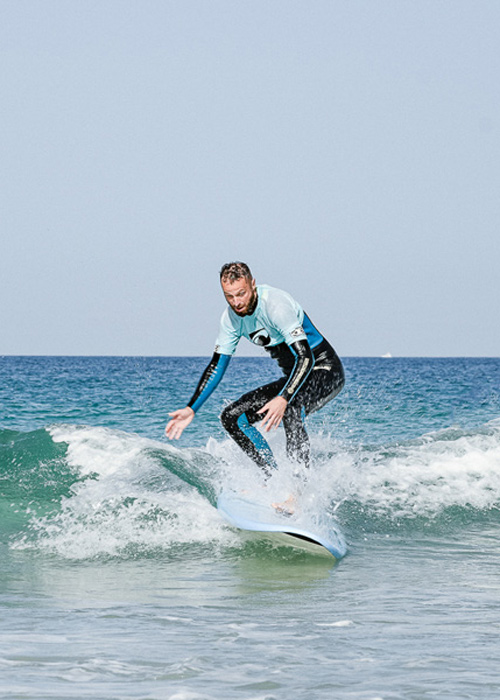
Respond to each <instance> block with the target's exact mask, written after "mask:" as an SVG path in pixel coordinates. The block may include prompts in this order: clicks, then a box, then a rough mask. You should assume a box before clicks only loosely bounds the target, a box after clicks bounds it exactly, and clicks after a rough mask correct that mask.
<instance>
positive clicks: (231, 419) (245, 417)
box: [221, 379, 285, 476]
mask: <svg viewBox="0 0 500 700" xmlns="http://www.w3.org/2000/svg"><path fill="white" fill-rule="evenodd" d="M284 384H285V379H279V380H278V381H276V382H271V384H266V385H265V386H261V387H259V388H258V389H254V390H253V391H249V392H248V393H247V394H244V395H243V396H241V397H240V398H239V399H238V400H237V401H235V402H234V403H232V404H230V405H229V406H226V408H225V409H224V410H223V411H222V413H221V422H222V425H223V426H224V428H225V429H226V430H227V432H228V433H229V435H230V436H231V437H232V438H233V440H234V441H235V442H236V443H237V444H238V445H239V446H240V447H241V449H242V450H243V451H244V452H245V453H246V454H247V455H248V456H249V457H250V458H251V459H252V460H253V461H254V462H255V463H256V464H258V465H259V467H260V468H261V469H263V470H264V472H265V473H266V476H271V473H272V472H271V469H273V468H274V469H275V468H276V467H277V465H276V461H275V459H274V455H273V453H272V450H271V448H270V447H269V445H268V443H267V441H266V440H265V438H264V437H263V435H262V434H261V433H260V432H259V431H258V430H257V428H255V426H254V423H257V422H258V421H260V420H262V415H261V414H260V413H257V411H258V410H259V409H261V408H262V406H264V405H265V404H266V403H267V402H268V401H270V400H271V399H272V398H274V397H275V396H277V395H278V394H279V392H280V391H281V389H282V388H283V386H284Z"/></svg>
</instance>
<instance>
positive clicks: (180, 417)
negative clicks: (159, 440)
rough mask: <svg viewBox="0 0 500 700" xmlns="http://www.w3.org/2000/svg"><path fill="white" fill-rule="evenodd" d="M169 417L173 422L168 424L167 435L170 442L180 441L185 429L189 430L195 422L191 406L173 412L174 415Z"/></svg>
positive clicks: (171, 414)
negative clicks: (190, 425) (189, 426)
mask: <svg viewBox="0 0 500 700" xmlns="http://www.w3.org/2000/svg"><path fill="white" fill-rule="evenodd" d="M168 415H169V416H170V417H171V420H169V422H168V423H167V427H166V428H165V433H166V434H167V437H168V438H169V439H170V440H178V439H179V438H180V436H181V435H182V433H183V431H184V428H187V427H188V425H189V424H190V423H191V421H192V420H193V418H194V411H193V409H192V408H189V406H186V408H179V410H177V411H173V413H169V414H168Z"/></svg>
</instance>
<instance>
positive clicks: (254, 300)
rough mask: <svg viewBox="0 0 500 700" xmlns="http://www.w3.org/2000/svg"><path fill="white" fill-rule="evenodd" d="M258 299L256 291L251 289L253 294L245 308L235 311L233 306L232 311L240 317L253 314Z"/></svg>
mask: <svg viewBox="0 0 500 700" xmlns="http://www.w3.org/2000/svg"><path fill="white" fill-rule="evenodd" d="M258 299H259V298H258V295H257V291H256V290H254V291H253V294H252V298H251V299H250V301H249V302H248V304H247V305H246V306H245V308H244V309H242V310H241V311H236V309H234V308H233V311H234V313H235V314H236V315H237V316H241V317H243V316H251V315H252V314H253V312H254V311H255V307H256V306H257V301H258ZM231 308H232V307H231Z"/></svg>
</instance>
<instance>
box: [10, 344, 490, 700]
mask: <svg viewBox="0 0 500 700" xmlns="http://www.w3.org/2000/svg"><path fill="white" fill-rule="evenodd" d="M206 362H207V358H168V357H165V358H162V357H12V356H8V357H1V358H0V556H1V562H2V566H1V567H0V601H1V608H0V615H1V623H0V697H1V698H9V699H14V698H15V699H23V700H25V699H36V700H39V699H42V698H54V699H55V698H64V699H70V698H92V699H95V700H97V699H102V700H114V699H117V700H118V699H120V700H121V699H129V698H130V699H136V700H139V699H140V700H221V699H226V698H227V699H228V700H238V699H241V700H282V699H283V698H293V699H294V700H323V699H325V700H327V699H328V700H331V699H332V698H335V699H336V700H399V699H404V700H426V699H429V700H431V699H432V700H435V699H436V698H438V699H439V700H444V699H449V700H461V699H463V700H465V699H474V700H483V699H489V698H491V699H492V700H497V699H498V698H499V697H500V670H499V669H500V643H499V634H500V510H499V509H500V359H495V358H490V359H488V358H486V359H480V358H452V359H445V358H442V359H430V358H420V359H419V358H411V359H405V358H344V359H343V362H344V365H345V369H346V387H345V389H344V391H343V392H342V393H341V394H340V395H339V396H338V397H337V398H336V399H335V400H334V401H333V402H331V403H330V404H329V405H328V406H326V407H325V408H324V409H323V410H322V411H320V412H318V413H317V414H315V415H313V416H311V417H310V419H309V422H308V426H309V433H310V435H311V443H312V455H313V459H312V467H311V470H310V474H309V479H308V481H307V483H306V485H305V486H304V487H303V489H304V491H303V496H304V494H306V495H305V496H304V499H305V500H304V507H305V508H311V509H324V511H325V512H328V513H329V514H330V515H331V516H332V517H334V518H335V519H336V522H337V525H338V528H339V529H340V531H341V532H342V533H343V536H344V537H345V540H346V542H347V554H346V556H345V557H344V558H342V559H341V560H340V561H338V562H335V561H334V560H333V559H328V558H327V557H319V556H318V557H315V556H310V555H308V554H306V553H304V552H300V551H297V550H295V549H292V548H289V547H286V546H283V545H281V544H280V545H276V544H275V543H274V542H273V541H270V540H269V539H265V538H263V537H261V536H259V535H256V534H251V533H243V532H241V531H238V530H236V529H234V528H232V527H231V526H230V525H228V524H227V523H226V522H225V521H224V520H223V519H222V518H221V517H220V515H219V513H218V511H217V510H216V508H215V503H216V498H217V495H218V493H219V492H220V490H221V488H222V487H223V486H224V485H225V484H227V483H231V484H232V485H236V486H238V487H241V488H244V489H246V490H249V491H250V492H251V491H252V489H254V488H255V489H260V488H261V487H262V484H261V477H260V474H259V473H258V470H257V468H256V467H254V465H253V464H252V463H251V462H250V461H249V460H248V459H247V458H246V457H245V456H244V455H243V454H242V453H241V452H240V451H239V450H238V448H237V447H236V446H235V445H234V444H232V443H231V441H229V440H228V439H227V437H226V436H225V434H224V431H223V429H222V428H221V426H220V424H219V420H218V415H219V413H220V411H221V409H222V407H223V406H224V405H225V404H226V403H227V402H228V401H230V400H232V399H234V398H236V397H237V396H239V395H240V394H241V393H242V392H243V391H245V390H248V389H250V388H252V387H255V386H257V385H259V384H262V383H263V382H265V381H271V380H272V379H274V378H276V376H277V372H278V371H277V368H276V367H275V366H274V364H273V362H272V361H271V360H269V359H267V358H265V357H258V358H244V357H241V358H240V357H236V358H235V359H234V360H233V361H232V363H231V365H230V367H229V369H228V371H227V373H226V376H225V378H224V381H223V383H222V384H221V385H220V386H219V388H218V389H217V390H216V392H215V393H214V395H213V396H212V397H211V399H210V401H209V402H208V403H207V404H205V406H204V407H203V408H202V409H201V410H200V411H199V413H198V415H197V417H196V420H195V421H194V422H193V423H192V424H191V426H189V428H188V429H187V430H186V431H185V433H184V435H183V436H182V438H181V439H180V440H179V441H178V442H175V443H170V442H168V441H167V440H166V438H165V437H164V427H165V423H166V421H167V414H168V412H169V411H171V410H174V409H176V408H179V407H182V406H183V405H185V403H186V402H187V400H188V399H189V397H190V396H191V393H192V391H193V390H194V387H195V385H196V383H197V380H198V378H199V375H200V374H201V371H202V370H203V368H204V366H205V364H206ZM270 442H271V445H272V447H273V450H274V451H275V454H276V455H277V459H278V462H279V465H280V469H279V472H278V473H277V474H276V475H273V477H272V479H271V480H270V486H269V487H268V488H269V492H270V493H274V492H275V491H276V493H278V492H286V490H287V489H289V488H293V485H294V484H295V483H296V479H295V477H294V476H293V466H292V465H290V464H289V463H288V462H287V459H286V457H285V449H284V438H283V434H282V430H278V431H276V432H273V433H272V435H271V438H270ZM306 496H307V497H306Z"/></svg>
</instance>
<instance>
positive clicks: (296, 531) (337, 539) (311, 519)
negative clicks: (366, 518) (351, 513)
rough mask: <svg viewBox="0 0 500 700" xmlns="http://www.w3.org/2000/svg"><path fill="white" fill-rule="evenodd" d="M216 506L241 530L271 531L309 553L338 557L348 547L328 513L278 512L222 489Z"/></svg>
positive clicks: (277, 539)
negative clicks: (318, 514) (312, 514)
mask: <svg viewBox="0 0 500 700" xmlns="http://www.w3.org/2000/svg"><path fill="white" fill-rule="evenodd" d="M217 509H218V511H219V513H220V514H221V515H222V517H223V518H224V519H225V520H226V521H227V522H228V523H230V524H231V525H233V526H235V527H237V528H239V529H241V530H251V531H253V532H262V533H268V534H269V533H272V534H273V539H276V541H277V542H280V543H283V544H286V545H288V546H292V547H295V548H298V549H303V550H305V551H307V552H309V553H312V554H323V555H327V556H332V557H335V559H341V558H342V557H343V556H344V555H345V553H346V550H347V547H346V543H345V540H344V537H343V535H342V533H341V531H340V529H339V527H338V525H337V523H336V521H335V520H334V519H333V518H332V516H329V515H328V514H324V515H322V516H317V515H314V516H311V515H309V516H308V515H307V514H305V513H303V512H297V513H294V514H292V515H290V514H285V513H280V512H278V511H277V510H276V509H275V508H273V506H272V505H271V504H270V503H265V502H258V501H254V500H252V497H251V496H250V495H248V496H247V495H243V494H241V493H236V492H234V491H222V493H221V494H220V496H219V498H218V501H217Z"/></svg>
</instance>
